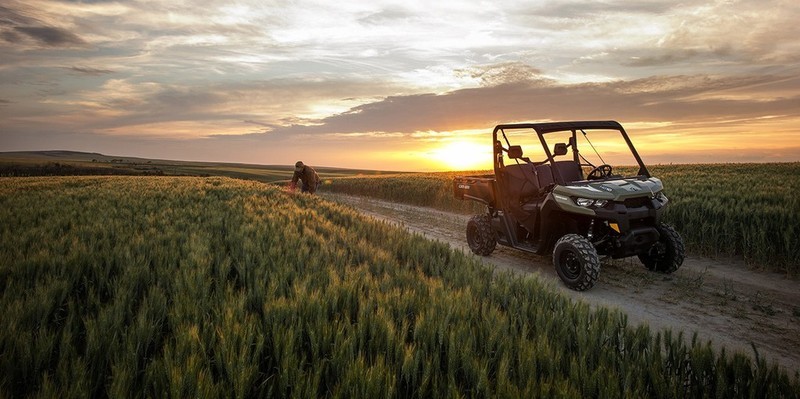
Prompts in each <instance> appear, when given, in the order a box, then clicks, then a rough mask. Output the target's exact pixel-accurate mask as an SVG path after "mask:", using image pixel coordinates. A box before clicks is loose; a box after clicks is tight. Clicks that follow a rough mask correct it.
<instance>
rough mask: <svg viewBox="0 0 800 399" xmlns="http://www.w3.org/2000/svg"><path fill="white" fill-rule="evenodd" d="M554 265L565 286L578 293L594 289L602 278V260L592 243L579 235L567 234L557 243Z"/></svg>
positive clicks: (554, 252)
mask: <svg viewBox="0 0 800 399" xmlns="http://www.w3.org/2000/svg"><path fill="white" fill-rule="evenodd" d="M553 265H554V266H555V267H556V272H558V277H560V278H561V281H563V282H564V284H565V285H566V286H567V287H569V288H572V289H573V290H576V291H586V290H588V289H589V288H592V286H593V285H594V283H595V282H597V278H598V277H599V276H600V258H599V257H598V256H597V250H596V249H595V248H594V246H593V245H592V243H591V242H589V240H587V239H586V238H584V237H583V236H580V235H577V234H567V235H565V236H563V237H561V239H559V240H558V242H556V246H555V249H553Z"/></svg>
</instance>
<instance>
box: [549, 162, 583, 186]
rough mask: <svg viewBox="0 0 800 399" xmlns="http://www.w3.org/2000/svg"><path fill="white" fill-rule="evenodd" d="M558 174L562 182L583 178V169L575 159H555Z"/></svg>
mask: <svg viewBox="0 0 800 399" xmlns="http://www.w3.org/2000/svg"><path fill="white" fill-rule="evenodd" d="M554 163H555V167H556V170H557V171H558V174H560V175H561V178H562V179H564V183H570V182H574V181H579V180H583V171H582V170H581V166H580V165H578V163H577V162H575V161H557V162H554Z"/></svg>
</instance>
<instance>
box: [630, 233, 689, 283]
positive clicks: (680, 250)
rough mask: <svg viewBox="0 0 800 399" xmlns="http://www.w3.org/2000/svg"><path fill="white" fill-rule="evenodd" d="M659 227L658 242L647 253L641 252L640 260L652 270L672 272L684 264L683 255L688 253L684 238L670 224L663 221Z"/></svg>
mask: <svg viewBox="0 0 800 399" xmlns="http://www.w3.org/2000/svg"><path fill="white" fill-rule="evenodd" d="M657 229H658V234H659V238H658V242H656V243H655V244H653V246H652V247H650V249H649V250H648V251H647V252H646V253H643V254H639V260H640V261H642V263H643V264H644V266H645V267H646V268H647V269H648V270H650V271H654V272H659V273H667V274H668V273H672V272H674V271H676V270H678V268H679V267H681V265H682V264H683V257H684V256H685V254H686V250H685V249H684V247H683V239H682V238H681V236H680V234H678V232H677V231H675V229H673V228H672V226H670V225H667V224H664V223H661V224H660V225H659V226H658V228H657Z"/></svg>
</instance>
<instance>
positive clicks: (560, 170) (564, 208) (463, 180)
mask: <svg viewBox="0 0 800 399" xmlns="http://www.w3.org/2000/svg"><path fill="white" fill-rule="evenodd" d="M520 143H524V144H525V145H526V151H527V150H528V149H529V148H532V149H534V150H535V151H533V154H531V155H528V156H525V155H526V154H525V153H523V148H522V146H521V145H520ZM550 143H552V147H551V144H550ZM492 146H493V148H494V150H493V156H494V174H493V175H491V174H490V175H481V176H463V177H457V178H455V180H454V193H455V196H456V197H457V198H459V199H469V200H475V201H478V202H481V203H483V204H484V205H486V210H487V212H486V213H484V214H481V215H476V216H474V217H472V218H471V219H470V221H469V222H468V224H467V242H468V243H469V247H470V248H471V249H472V251H473V252H474V253H476V254H479V255H483V256H486V255H489V254H491V253H492V251H494V249H495V247H496V245H497V243H499V244H501V245H506V246H509V247H512V248H517V249H520V250H523V251H528V252H533V253H536V254H539V255H545V254H547V253H549V252H550V251H552V254H553V264H554V266H555V268H556V271H557V272H558V275H559V277H560V278H561V280H562V281H563V282H564V284H566V285H567V286H568V287H570V288H572V289H575V290H579V291H583V290H587V289H589V288H591V287H592V286H593V285H594V284H595V282H596V281H597V278H598V276H599V274H600V256H607V257H611V258H615V259H616V258H624V257H629V256H638V257H639V259H640V260H641V262H642V263H643V264H644V266H645V267H647V268H648V269H650V270H653V271H657V272H662V273H672V272H674V271H675V270H677V269H678V268H679V267H680V266H681V264H682V263H683V258H684V246H683V241H682V239H681V237H680V235H679V234H678V232H676V231H675V230H674V229H673V228H672V227H670V226H669V225H666V224H664V223H662V222H661V220H660V217H661V213H662V211H663V209H664V207H665V206H666V205H667V203H668V199H667V197H666V196H665V195H664V192H663V188H664V187H663V185H662V184H661V180H659V179H657V178H655V177H652V176H651V175H650V172H648V170H647V167H646V166H645V165H644V163H643V162H642V159H641V158H640V156H639V154H638V153H637V152H636V149H635V148H634V146H633V143H632V142H631V140H630V138H629V137H628V134H627V133H626V132H625V129H623V127H622V126H621V125H620V124H619V123H617V122H615V121H594V122H554V123H523V124H507V125H498V126H497V127H495V128H494V131H493V133H492ZM579 147H580V148H579ZM598 148H602V149H605V150H606V151H605V156H606V158H609V159H610V161H609V162H611V159H613V160H614V163H616V164H617V165H627V166H625V167H614V166H611V165H610V164H609V163H606V162H605V161H604V160H603V156H602V155H601V153H600V152H598ZM551 149H552V150H551ZM534 156H536V157H538V158H533V159H531V157H534ZM589 158H593V159H595V161H594V162H590V159H589ZM619 162H622V163H619ZM624 172H626V173H624Z"/></svg>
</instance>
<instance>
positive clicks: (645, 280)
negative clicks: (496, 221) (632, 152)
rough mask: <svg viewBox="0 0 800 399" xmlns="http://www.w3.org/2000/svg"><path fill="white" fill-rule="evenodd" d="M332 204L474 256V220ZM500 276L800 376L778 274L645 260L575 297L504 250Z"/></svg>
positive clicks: (794, 303)
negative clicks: (523, 279)
mask: <svg viewBox="0 0 800 399" xmlns="http://www.w3.org/2000/svg"><path fill="white" fill-rule="evenodd" d="M323 196H324V197H326V198H327V199H330V200H333V201H337V202H340V203H342V204H345V205H348V206H351V207H353V208H355V209H356V210H358V211H359V212H361V213H363V214H366V215H369V216H372V217H374V218H376V219H379V220H384V221H387V222H390V223H394V224H397V225H400V226H403V227H405V228H406V229H408V230H410V231H412V232H417V233H421V234H423V235H425V236H427V237H429V238H431V239H435V240H439V241H441V242H445V243H448V244H450V246H452V247H453V248H456V249H459V250H461V251H463V252H465V253H470V254H471V252H470V250H469V247H468V246H467V244H466V239H465V235H464V234H465V233H464V230H465V227H466V224H467V220H468V219H469V216H465V215H460V214H456V213H449V212H442V211H438V210H433V209H431V208H425V207H416V206H411V205H404V204H396V203H391V202H386V201H380V200H375V199H371V198H363V197H352V196H345V195H338V194H331V193H324V194H323ZM481 259H482V260H483V261H484V262H485V263H486V264H489V265H492V266H494V267H495V268H497V269H498V270H510V271H512V272H515V273H519V274H522V275H531V274H533V275H538V276H540V278H542V279H543V280H545V281H548V282H549V284H550V285H551V286H552V287H553V288H555V289H557V290H560V291H562V292H564V293H566V294H568V295H570V296H572V297H573V298H576V299H580V300H583V301H585V302H587V303H590V304H593V305H601V306H607V307H612V308H619V309H620V310H622V311H623V312H625V313H627V315H628V320H629V322H631V323H634V324H636V323H647V324H648V325H649V326H650V327H651V330H655V329H664V328H669V329H671V330H673V331H674V332H677V331H684V335H686V336H688V337H691V336H692V334H693V333H695V332H696V333H697V334H698V338H699V339H700V340H702V341H711V342H712V344H713V345H714V346H715V347H718V348H719V347H721V346H724V347H725V348H726V350H727V351H728V352H732V351H740V352H744V353H748V354H752V353H753V346H755V348H756V350H757V351H758V353H759V355H760V356H762V357H764V358H766V359H767V361H768V362H775V363H777V364H778V365H780V366H782V367H784V368H785V369H786V370H787V371H789V372H790V374H794V373H795V372H798V371H800V282H798V281H792V280H787V279H786V278H783V277H782V276H780V275H776V274H773V273H762V272H756V271H752V270H749V269H748V268H747V267H746V266H745V265H744V263H743V262H741V261H737V260H731V261H728V260H712V259H707V258H701V257H694V256H688V257H687V258H686V260H685V261H684V263H683V266H682V267H681V269H679V270H678V271H677V272H676V273H674V274H671V275H663V274H658V273H652V272H649V271H647V270H646V269H645V268H644V267H643V266H642V265H641V263H639V261H638V259H635V258H633V259H626V260H618V261H612V260H608V261H604V262H603V264H602V269H601V272H600V279H599V281H598V282H597V284H596V285H595V286H594V287H593V288H592V289H591V290H589V291H586V292H576V291H572V290H569V289H567V288H566V287H564V286H563V285H562V284H561V281H560V280H559V279H558V276H557V275H556V272H555V270H554V269H553V265H552V262H551V259H550V257H544V256H537V255H533V254H528V253H524V252H521V251H517V250H513V249H509V248H506V247H502V246H498V248H497V250H495V252H494V253H492V255H491V256H488V257H483V258H481Z"/></svg>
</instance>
